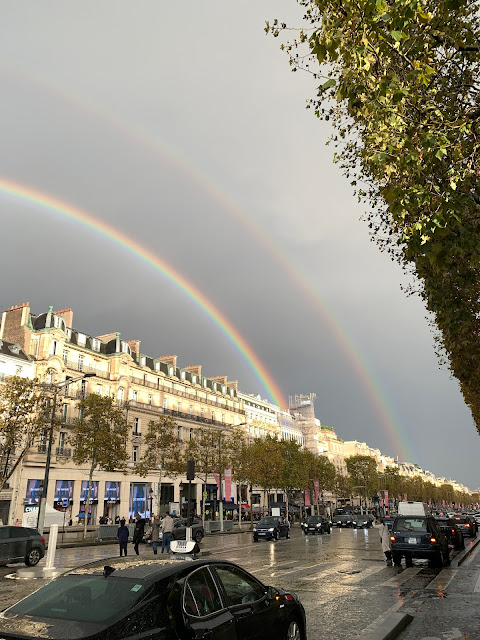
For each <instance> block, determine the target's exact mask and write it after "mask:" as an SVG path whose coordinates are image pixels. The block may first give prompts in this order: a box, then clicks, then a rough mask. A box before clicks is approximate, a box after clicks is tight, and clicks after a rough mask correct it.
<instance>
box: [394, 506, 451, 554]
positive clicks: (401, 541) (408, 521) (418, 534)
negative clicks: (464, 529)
mask: <svg viewBox="0 0 480 640" xmlns="http://www.w3.org/2000/svg"><path fill="white" fill-rule="evenodd" d="M390 540H391V549H392V559H393V562H394V564H396V565H399V564H400V561H401V558H402V556H404V557H405V563H406V565H407V567H408V566H412V559H413V558H423V559H428V560H431V561H432V562H433V563H434V564H435V565H437V566H443V565H445V564H448V562H449V561H450V556H449V549H448V542H447V539H446V537H445V536H444V534H443V533H442V531H441V529H440V527H439V526H438V524H437V522H436V520H435V518H434V517H433V516H419V515H418V516H417V515H412V516H397V517H396V518H395V521H394V523H393V528H392V532H391V537H390Z"/></svg>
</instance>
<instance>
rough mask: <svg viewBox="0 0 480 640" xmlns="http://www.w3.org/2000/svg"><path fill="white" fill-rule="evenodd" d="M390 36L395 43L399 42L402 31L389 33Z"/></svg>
mask: <svg viewBox="0 0 480 640" xmlns="http://www.w3.org/2000/svg"><path fill="white" fill-rule="evenodd" d="M390 35H391V36H392V38H393V39H394V40H395V42H400V40H401V39H402V37H403V32H402V31H390Z"/></svg>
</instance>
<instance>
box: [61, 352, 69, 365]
mask: <svg viewBox="0 0 480 640" xmlns="http://www.w3.org/2000/svg"><path fill="white" fill-rule="evenodd" d="M62 359H63V364H67V361H68V351H67V350H66V349H64V350H63V356H62Z"/></svg>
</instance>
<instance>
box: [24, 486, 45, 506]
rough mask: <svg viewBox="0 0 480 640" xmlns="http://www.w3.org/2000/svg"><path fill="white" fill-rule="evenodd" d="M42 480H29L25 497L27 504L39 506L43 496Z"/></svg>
mask: <svg viewBox="0 0 480 640" xmlns="http://www.w3.org/2000/svg"><path fill="white" fill-rule="evenodd" d="M42 486H43V481H42V480H29V481H28V482H27V493H26V495H25V500H24V503H25V504H35V505H38V503H39V502H40V498H41V496H42Z"/></svg>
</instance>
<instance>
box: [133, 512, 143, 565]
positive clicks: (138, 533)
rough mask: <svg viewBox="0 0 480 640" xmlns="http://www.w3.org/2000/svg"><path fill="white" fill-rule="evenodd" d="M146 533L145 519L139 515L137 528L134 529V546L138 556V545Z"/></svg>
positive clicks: (136, 523)
mask: <svg viewBox="0 0 480 640" xmlns="http://www.w3.org/2000/svg"><path fill="white" fill-rule="evenodd" d="M144 533H145V520H144V519H143V518H142V517H141V516H140V515H137V518H136V521H135V529H134V530H133V548H134V549H135V553H136V554H137V556H138V555H139V551H138V545H139V544H140V543H141V542H142V540H143V536H144Z"/></svg>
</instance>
